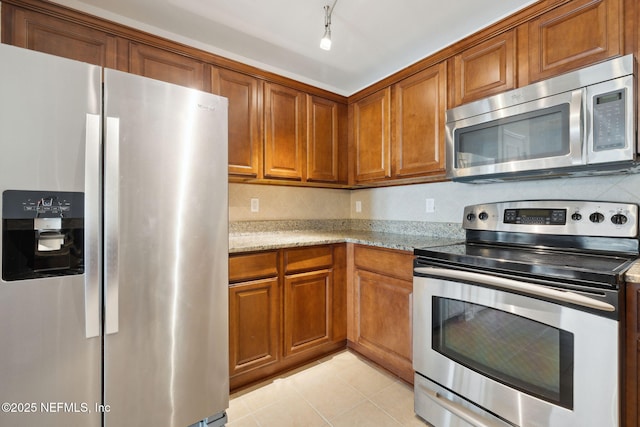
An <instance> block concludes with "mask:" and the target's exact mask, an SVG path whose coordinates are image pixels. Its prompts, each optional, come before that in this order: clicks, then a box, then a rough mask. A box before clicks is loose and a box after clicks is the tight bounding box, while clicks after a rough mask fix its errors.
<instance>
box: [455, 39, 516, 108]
mask: <svg viewBox="0 0 640 427" xmlns="http://www.w3.org/2000/svg"><path fill="white" fill-rule="evenodd" d="M516 70H517V67H516V32H515V30H511V31H507V32H506V33H503V34H500V35H498V36H495V37H493V38H492V39H490V40H488V41H486V42H484V43H480V44H479V45H477V46H474V47H472V48H470V49H467V50H465V51H464V52H463V53H461V54H459V55H456V56H455V58H454V73H453V79H452V80H453V81H454V84H453V87H454V105H453V106H458V105H461V104H465V103H467V102H471V101H475V100H477V99H481V98H485V97H487V96H490V95H495V94H497V93H500V92H504V91H506V90H509V89H514V88H515V87H516V81H517V80H516Z"/></svg>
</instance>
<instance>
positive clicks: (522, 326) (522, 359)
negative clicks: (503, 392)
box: [432, 297, 574, 409]
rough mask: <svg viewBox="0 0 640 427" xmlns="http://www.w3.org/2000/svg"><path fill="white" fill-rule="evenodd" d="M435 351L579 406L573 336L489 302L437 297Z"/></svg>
mask: <svg viewBox="0 0 640 427" xmlns="http://www.w3.org/2000/svg"><path fill="white" fill-rule="evenodd" d="M432 338H433V342H432V346H433V349H434V350H435V351H437V352H439V353H441V354H443V355H444V356H446V357H448V358H449V359H452V360H454V361H456V362H458V363H460V364H461V365H464V366H466V367H467V368H469V369H473V370H474V371H477V372H479V373H481V374H482V375H484V376H487V377H489V378H492V379H494V380H496V381H499V382H501V383H503V384H506V385H508V386H509V387H512V388H514V389H517V390H520V391H522V392H525V393H527V394H530V395H533V396H536V397H538V398H540V399H544V400H546V401H548V402H551V403H554V404H557V405H560V406H563V407H565V408H568V409H572V408H573V348H574V346H573V334H572V333H570V332H567V331H564V330H561V329H557V328H554V327H552V326H549V325H545V324H543V323H540V322H536V321H533V320H531V319H527V318H524V317H521V316H517V315H514V314H511V313H508V312H505V311H501V310H496V309H494V308H490V307H486V306H483V305H478V304H472V303H468V302H464V301H459V300H454V299H448V298H441V297H433V334H432Z"/></svg>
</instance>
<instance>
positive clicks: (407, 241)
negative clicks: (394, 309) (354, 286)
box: [229, 230, 464, 253]
mask: <svg viewBox="0 0 640 427" xmlns="http://www.w3.org/2000/svg"><path fill="white" fill-rule="evenodd" d="M460 241H464V239H463V240H460V239H455V238H449V237H435V236H423V235H412V234H397V233H385V232H375V231H361V230H343V231H304V230H301V231H275V232H256V233H238V234H234V233H231V234H229V253H241V252H253V251H264V250H270V249H281V248H290V247H300V246H313V245H326V244H332V243H345V242H347V243H357V244H362V245H369V246H378V247H382V248H389V249H398V250H403V251H411V252H413V250H414V249H415V248H421V247H427V246H443V245H449V244H453V243H457V242H460Z"/></svg>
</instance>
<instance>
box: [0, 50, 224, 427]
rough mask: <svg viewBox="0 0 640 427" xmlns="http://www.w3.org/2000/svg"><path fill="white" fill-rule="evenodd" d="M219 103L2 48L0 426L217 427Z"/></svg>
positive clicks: (220, 388)
mask: <svg viewBox="0 0 640 427" xmlns="http://www.w3.org/2000/svg"><path fill="white" fill-rule="evenodd" d="M227 187H228V186H227V100H226V99H224V98H221V97H218V96H215V95H212V94H208V93H204V92H200V91H196V90H191V89H188V88H184V87H180V86H175V85H171V84H166V83H162V82H158V81H155V80H151V79H147V78H144V77H140V76H135V75H132V74H127V73H122V72H118V71H114V70H109V69H102V68H100V67H96V66H92V65H88V64H84V63H80V62H76V61H71V60H67V59H62V58H58V57H54V56H50V55H46V54H42V53H37V52H33V51H29V50H26V49H20V48H16V47H12V46H7V45H0V196H1V197H0V199H1V200H0V210H1V211H2V245H1V246H0V253H1V254H0V258H1V259H2V280H1V281H0V402H1V403H2V410H1V411H0V425H1V426H3V427H9V426H20V427H22V426H34V425H40V426H47V427H57V426H60V427H63V426H64V427H69V426H83V427H93V426H102V425H104V426H107V427H123V426H125V427H126V426H132V427H136V426H158V427H165V426H168V427H187V426H190V425H193V424H197V425H206V424H207V423H210V424H211V425H222V424H224V421H225V419H226V417H225V416H224V411H225V409H226V408H227V407H228V401H229V397H228V390H229V379H228V378H229V376H228V329H227V321H228V320H227V319H228V317H227V316H228V315H227V310H228V309H227V298H228V296H227V283H228V282H227V275H228V261H227V259H228V234H227V229H228V207H227V199H228V193H227V192H228V189H227Z"/></svg>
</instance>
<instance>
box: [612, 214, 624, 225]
mask: <svg viewBox="0 0 640 427" xmlns="http://www.w3.org/2000/svg"><path fill="white" fill-rule="evenodd" d="M611 222H612V223H614V224H618V225H622V224H626V223H627V217H626V216H625V215H623V214H615V215H614V216H612V217H611Z"/></svg>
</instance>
